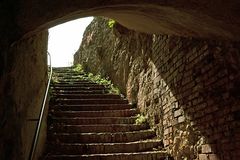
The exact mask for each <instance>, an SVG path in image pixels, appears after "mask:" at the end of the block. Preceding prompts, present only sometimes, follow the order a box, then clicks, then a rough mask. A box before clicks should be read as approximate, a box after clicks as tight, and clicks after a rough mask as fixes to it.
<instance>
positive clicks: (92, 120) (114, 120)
mask: <svg viewBox="0 0 240 160" xmlns="http://www.w3.org/2000/svg"><path fill="white" fill-rule="evenodd" d="M51 119H52V121H53V123H65V124H132V123H135V120H136V119H137V118H136V116H134V117H71V118H68V117H51Z"/></svg>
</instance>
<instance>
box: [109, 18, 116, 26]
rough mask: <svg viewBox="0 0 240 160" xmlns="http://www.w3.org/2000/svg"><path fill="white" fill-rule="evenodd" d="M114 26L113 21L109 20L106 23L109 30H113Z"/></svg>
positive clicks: (114, 22)
mask: <svg viewBox="0 0 240 160" xmlns="http://www.w3.org/2000/svg"><path fill="white" fill-rule="evenodd" d="M115 24H116V21H115V20H113V19H109V21H108V27H109V28H113V27H114V25H115Z"/></svg>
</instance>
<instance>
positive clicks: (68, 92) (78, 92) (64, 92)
mask: <svg viewBox="0 0 240 160" xmlns="http://www.w3.org/2000/svg"><path fill="white" fill-rule="evenodd" d="M52 92H53V93H54V94H56V93H63V94H100V93H102V94H103V93H107V90H81V91H78V90H76V91H69V90H53V91H52Z"/></svg>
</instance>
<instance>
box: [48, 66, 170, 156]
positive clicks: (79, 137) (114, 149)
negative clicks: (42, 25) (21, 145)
mask: <svg viewBox="0 0 240 160" xmlns="http://www.w3.org/2000/svg"><path fill="white" fill-rule="evenodd" d="M54 73H55V74H56V75H57V78H58V79H59V81H58V82H57V83H54V84H52V85H51V86H52V96H53V98H52V99H51V101H50V109H49V116H48V139H47V149H46V156H44V159H45V160H130V159H131V160H165V159H167V154H166V152H165V151H161V149H162V147H163V144H162V142H161V141H160V140H158V139H156V135H155V132H154V130H152V129H150V128H149V127H148V125H147V124H135V120H136V115H137V114H138V110H137V108H134V107H133V106H132V105H131V104H129V103H128V101H127V100H126V99H124V98H122V97H121V96H120V95H116V94H110V93H109V92H108V88H107V87H106V86H103V85H99V84H96V83H93V82H91V81H88V80H81V77H79V73H76V72H74V71H72V70H71V68H55V69H54ZM82 77H84V75H82Z"/></svg>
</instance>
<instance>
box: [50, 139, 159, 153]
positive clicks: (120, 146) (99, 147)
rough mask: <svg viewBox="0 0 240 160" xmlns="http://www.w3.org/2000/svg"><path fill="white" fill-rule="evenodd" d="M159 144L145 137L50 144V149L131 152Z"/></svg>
mask: <svg viewBox="0 0 240 160" xmlns="http://www.w3.org/2000/svg"><path fill="white" fill-rule="evenodd" d="M160 146H161V147H162V141H161V140H158V139H147V140H142V141H135V142H127V143H86V144H82V143H60V144H57V145H55V144H52V145H50V150H51V153H54V154H100V153H120V152H125V153H131V152H141V151H147V150H148V151H149V150H152V149H153V148H158V149H159V147H160Z"/></svg>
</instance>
